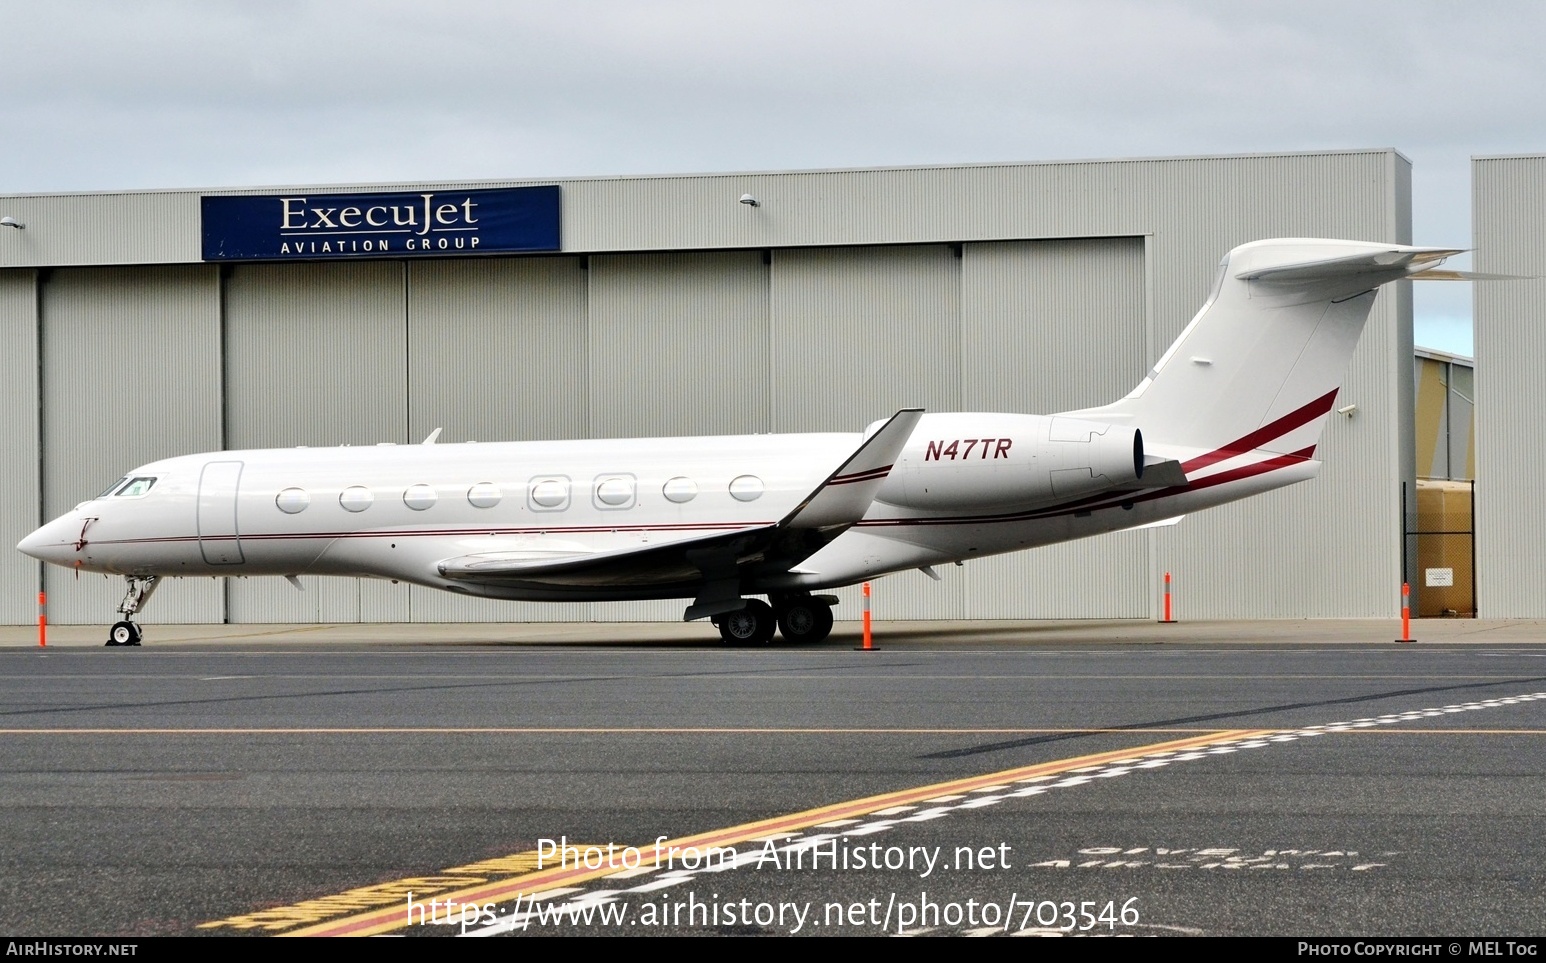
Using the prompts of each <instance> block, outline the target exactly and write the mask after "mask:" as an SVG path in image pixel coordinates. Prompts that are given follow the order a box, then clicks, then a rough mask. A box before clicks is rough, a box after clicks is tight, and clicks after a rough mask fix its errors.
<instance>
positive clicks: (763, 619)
mask: <svg viewBox="0 0 1546 963" xmlns="http://www.w3.org/2000/svg"><path fill="white" fill-rule="evenodd" d="M777 627H778V623H777V621H776V620H775V619H774V618H773V609H772V608H771V607H770V606H769V605H768V603H766V602H764V601H762V600H761V599H747V600H746V608H744V609H741V610H740V611H739V612H728V613H726V614H724V615H721V616H720V617H719V637H720V638H722V639H724V640H725V641H726V642H729V643H730V644H731V645H767V644H768V643H769V642H771V641H773V630H774V629H775V628H777Z"/></svg>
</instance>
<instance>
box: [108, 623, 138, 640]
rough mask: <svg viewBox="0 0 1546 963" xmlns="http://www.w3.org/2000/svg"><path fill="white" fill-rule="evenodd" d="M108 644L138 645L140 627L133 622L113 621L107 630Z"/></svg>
mask: <svg viewBox="0 0 1546 963" xmlns="http://www.w3.org/2000/svg"><path fill="white" fill-rule="evenodd" d="M107 644H108V645H139V644H140V627H139V626H138V625H135V624H134V623H133V622H127V621H125V622H114V623H113V627H112V628H111V629H108V630H107Z"/></svg>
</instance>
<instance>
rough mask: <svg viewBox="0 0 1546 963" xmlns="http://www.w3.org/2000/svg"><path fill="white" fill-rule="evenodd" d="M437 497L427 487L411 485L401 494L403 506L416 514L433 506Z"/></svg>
mask: <svg viewBox="0 0 1546 963" xmlns="http://www.w3.org/2000/svg"><path fill="white" fill-rule="evenodd" d="M439 497H440V496H438V495H436V494H435V490H434V489H433V488H431V487H429V486H428V485H413V486H411V487H410V488H409V489H408V490H407V491H405V492H403V504H404V505H407V506H408V507H409V508H411V509H413V510H414V511H416V512H422V511H424V510H425V509H426V508H429V507H430V506H431V505H433V504H435V501H436V499H437V498H439Z"/></svg>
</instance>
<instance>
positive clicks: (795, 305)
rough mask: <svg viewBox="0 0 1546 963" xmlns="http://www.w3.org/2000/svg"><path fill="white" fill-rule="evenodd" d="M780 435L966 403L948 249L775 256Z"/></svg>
mask: <svg viewBox="0 0 1546 963" xmlns="http://www.w3.org/2000/svg"><path fill="white" fill-rule="evenodd" d="M773 398H774V402H773V430H774V431H781V432H789V431H858V430H860V429H862V428H863V427H864V426H865V425H867V424H869V423H870V422H872V421H875V420H877V419H881V418H885V417H888V416H890V415H891V414H892V413H894V412H895V411H896V410H897V409H898V408H902V407H906V406H910V405H921V406H923V407H924V408H927V409H928V410H930V411H955V410H959V408H960V405H961V259H960V258H959V257H957V256H956V255H955V254H954V253H952V251H951V250H950V248H949V247H946V246H943V245H919V246H909V247H870V248H813V249H805V250H796V251H775V252H774V253H773Z"/></svg>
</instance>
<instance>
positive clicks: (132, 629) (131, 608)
mask: <svg viewBox="0 0 1546 963" xmlns="http://www.w3.org/2000/svg"><path fill="white" fill-rule="evenodd" d="M124 581H125V582H127V583H128V586H129V587H128V591H126V592H124V596H123V601H122V602H119V603H118V613H119V614H120V615H122V616H123V620H122V621H119V622H114V623H113V627H112V628H111V629H108V631H107V644H108V645H139V644H140V638H141V632H140V627H139V626H138V625H136V624H135V623H134V613H136V612H138V611H139V610H140V609H141V608H143V607H144V605H145V602H146V601H147V600H149V598H150V594H151V593H152V592H154V591H155V590H156V586H157V585H160V584H161V576H159V575H125V576H124Z"/></svg>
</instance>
